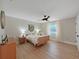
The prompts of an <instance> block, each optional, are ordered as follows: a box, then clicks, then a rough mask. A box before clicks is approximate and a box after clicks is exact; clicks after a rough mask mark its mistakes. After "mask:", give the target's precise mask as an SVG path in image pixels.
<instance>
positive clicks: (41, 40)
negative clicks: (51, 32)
mask: <svg viewBox="0 0 79 59" xmlns="http://www.w3.org/2000/svg"><path fill="white" fill-rule="evenodd" d="M26 38H27V39H28V42H30V43H32V44H33V45H34V46H40V45H44V44H46V43H47V42H48V40H49V36H48V35H28V36H26Z"/></svg>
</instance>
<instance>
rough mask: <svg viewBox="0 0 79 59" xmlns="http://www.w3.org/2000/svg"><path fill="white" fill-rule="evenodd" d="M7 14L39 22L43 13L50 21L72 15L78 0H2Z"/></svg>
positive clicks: (75, 10) (77, 5)
mask: <svg viewBox="0 0 79 59" xmlns="http://www.w3.org/2000/svg"><path fill="white" fill-rule="evenodd" d="M2 1H3V2H2V3H3V9H4V10H5V11H6V15H7V16H11V17H16V18H21V19H24V20H30V21H34V22H40V21H41V19H42V18H43V15H48V16H51V18H50V19H49V20H50V21H53V20H57V19H64V18H69V17H74V16H76V15H77V13H78V11H79V0H2Z"/></svg>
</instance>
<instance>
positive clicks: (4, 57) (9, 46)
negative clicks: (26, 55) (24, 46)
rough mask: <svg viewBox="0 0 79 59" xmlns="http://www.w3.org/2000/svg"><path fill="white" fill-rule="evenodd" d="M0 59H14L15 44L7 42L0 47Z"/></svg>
mask: <svg viewBox="0 0 79 59" xmlns="http://www.w3.org/2000/svg"><path fill="white" fill-rule="evenodd" d="M0 59H16V42H15V41H9V42H8V43H6V44H5V45H0Z"/></svg>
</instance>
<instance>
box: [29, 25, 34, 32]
mask: <svg viewBox="0 0 79 59" xmlns="http://www.w3.org/2000/svg"><path fill="white" fill-rule="evenodd" d="M28 30H29V31H30V32H33V31H34V26H33V25H31V24H29V25H28Z"/></svg>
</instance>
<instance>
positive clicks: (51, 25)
mask: <svg viewBox="0 0 79 59" xmlns="http://www.w3.org/2000/svg"><path fill="white" fill-rule="evenodd" d="M48 27H49V29H48V32H49V35H51V36H52V37H56V32H57V30H56V28H57V26H56V23H55V22H52V23H49V25H48Z"/></svg>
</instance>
